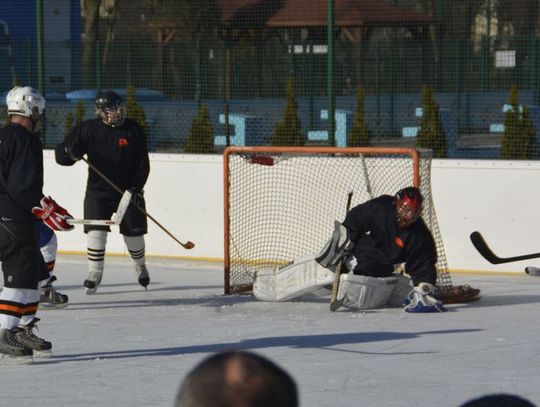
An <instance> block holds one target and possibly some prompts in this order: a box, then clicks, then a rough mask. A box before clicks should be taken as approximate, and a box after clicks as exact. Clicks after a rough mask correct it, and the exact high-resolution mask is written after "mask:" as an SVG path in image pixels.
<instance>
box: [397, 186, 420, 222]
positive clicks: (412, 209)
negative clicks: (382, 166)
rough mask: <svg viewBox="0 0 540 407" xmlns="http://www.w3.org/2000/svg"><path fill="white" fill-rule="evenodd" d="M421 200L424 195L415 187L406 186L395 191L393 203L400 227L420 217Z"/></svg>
mask: <svg viewBox="0 0 540 407" xmlns="http://www.w3.org/2000/svg"><path fill="white" fill-rule="evenodd" d="M423 202H424V197H423V196H422V193H421V192H420V190H419V189H418V188H416V187H406V188H403V189H400V190H399V191H398V192H397V194H396V200H395V205H396V216H397V219H398V223H399V226H400V227H402V228H406V227H408V226H410V225H412V224H413V223H414V222H415V221H416V220H417V219H418V218H419V217H420V213H421V212H422V203H423Z"/></svg>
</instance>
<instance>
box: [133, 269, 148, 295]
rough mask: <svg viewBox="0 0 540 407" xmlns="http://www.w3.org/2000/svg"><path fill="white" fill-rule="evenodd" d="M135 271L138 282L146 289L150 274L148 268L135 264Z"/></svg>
mask: <svg viewBox="0 0 540 407" xmlns="http://www.w3.org/2000/svg"><path fill="white" fill-rule="evenodd" d="M135 273H136V274H137V280H138V281H139V284H140V285H142V286H143V287H144V289H145V290H146V287H147V286H148V284H150V275H149V274H148V269H147V268H146V266H137V267H136V268H135Z"/></svg>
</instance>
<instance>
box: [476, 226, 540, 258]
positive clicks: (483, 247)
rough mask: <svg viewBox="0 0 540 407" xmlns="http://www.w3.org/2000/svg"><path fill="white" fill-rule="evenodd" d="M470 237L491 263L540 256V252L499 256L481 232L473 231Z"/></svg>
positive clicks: (479, 251)
mask: <svg viewBox="0 0 540 407" xmlns="http://www.w3.org/2000/svg"><path fill="white" fill-rule="evenodd" d="M470 238H471V242H472V244H473V245H474V247H475V248H476V250H478V253H480V254H481V255H482V256H483V257H484V259H486V260H487V261H489V262H490V263H491V264H502V263H511V262H513V261H520V260H527V259H535V258H538V257H540V253H532V254H523V255H521V256H513V257H499V256H497V255H496V254H495V253H493V251H492V250H491V249H490V248H489V246H488V244H487V243H486V241H485V240H484V238H483V237H482V234H481V233H480V232H478V231H475V232H472V233H471V236H470Z"/></svg>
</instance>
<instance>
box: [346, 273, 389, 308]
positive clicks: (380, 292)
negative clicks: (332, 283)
mask: <svg viewBox="0 0 540 407" xmlns="http://www.w3.org/2000/svg"><path fill="white" fill-rule="evenodd" d="M396 283H397V279H396V278H395V277H380V278H375V277H368V276H358V275H356V274H352V273H348V274H342V275H341V277H340V280H339V290H338V295H337V299H338V301H340V300H343V305H344V306H345V307H348V308H351V309H356V310H364V309H375V308H382V307H383V306H384V305H386V303H387V302H388V299H389V298H390V295H391V294H392V291H393V289H394V287H395V285H396Z"/></svg>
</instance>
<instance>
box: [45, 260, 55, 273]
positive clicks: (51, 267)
mask: <svg viewBox="0 0 540 407" xmlns="http://www.w3.org/2000/svg"><path fill="white" fill-rule="evenodd" d="M46 265H47V271H53V270H54V261H51V262H49V263H46Z"/></svg>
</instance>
